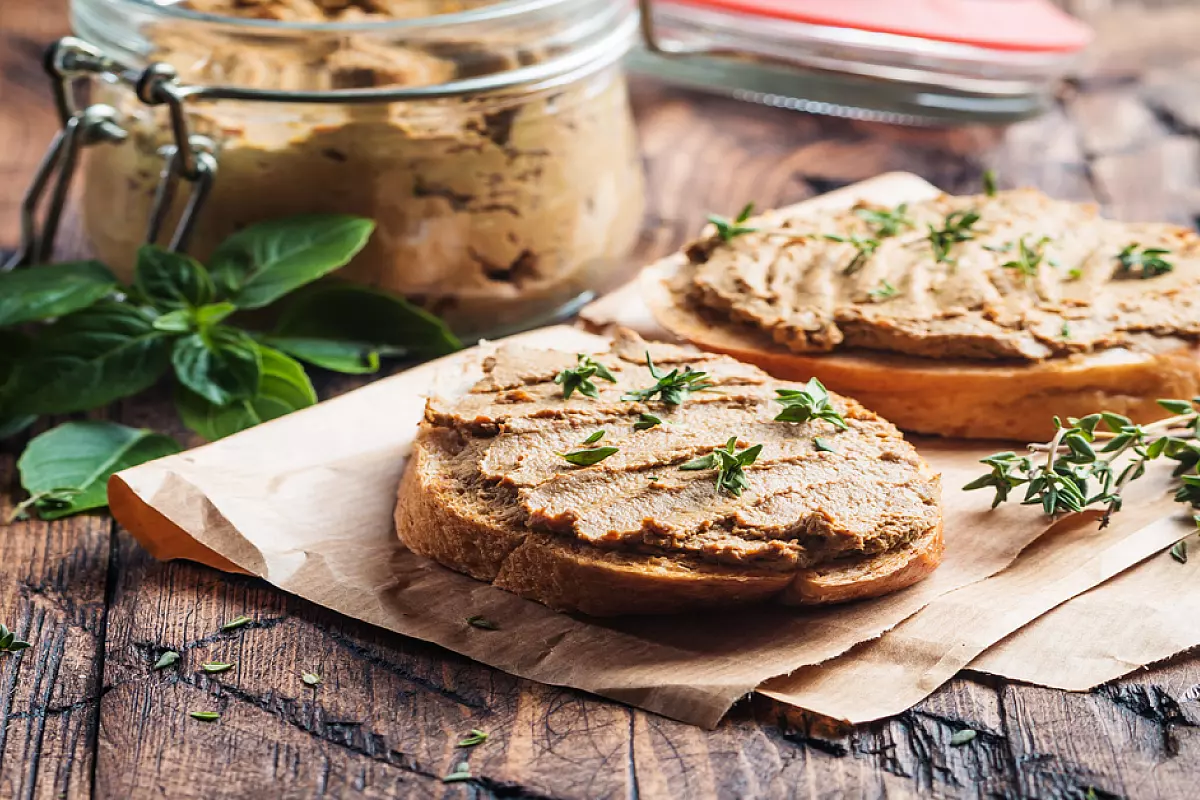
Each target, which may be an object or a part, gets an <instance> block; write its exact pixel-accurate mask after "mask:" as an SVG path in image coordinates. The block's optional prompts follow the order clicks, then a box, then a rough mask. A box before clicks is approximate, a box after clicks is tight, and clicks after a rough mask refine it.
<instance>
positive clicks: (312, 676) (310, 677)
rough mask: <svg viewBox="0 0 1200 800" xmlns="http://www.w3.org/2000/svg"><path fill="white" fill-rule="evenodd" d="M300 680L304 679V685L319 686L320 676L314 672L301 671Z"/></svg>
mask: <svg viewBox="0 0 1200 800" xmlns="http://www.w3.org/2000/svg"><path fill="white" fill-rule="evenodd" d="M300 680H302V681H304V685H305V686H320V685H321V676H320V675H318V674H317V673H315V672H301V673H300Z"/></svg>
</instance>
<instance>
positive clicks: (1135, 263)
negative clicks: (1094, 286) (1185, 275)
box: [1113, 242, 1175, 279]
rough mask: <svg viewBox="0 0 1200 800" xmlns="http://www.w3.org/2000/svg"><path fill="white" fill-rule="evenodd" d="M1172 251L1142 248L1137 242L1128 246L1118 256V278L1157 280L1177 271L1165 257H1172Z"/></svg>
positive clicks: (1115, 274) (1159, 248)
mask: <svg viewBox="0 0 1200 800" xmlns="http://www.w3.org/2000/svg"><path fill="white" fill-rule="evenodd" d="M1170 254H1171V251H1170V250H1164V249H1163V248H1161V247H1142V246H1141V245H1139V244H1137V243H1136V242H1135V243H1133V244H1129V245H1126V246H1125V248H1124V249H1123V250H1122V251H1121V252H1120V253H1119V254H1117V271H1116V272H1115V273H1114V275H1113V277H1116V278H1143V279H1144V278H1156V277H1158V276H1159V275H1165V274H1167V273H1168V272H1171V271H1172V270H1173V269H1175V265H1174V264H1172V263H1171V262H1169V261H1167V260H1165V259H1164V258H1163V256H1166V255H1170Z"/></svg>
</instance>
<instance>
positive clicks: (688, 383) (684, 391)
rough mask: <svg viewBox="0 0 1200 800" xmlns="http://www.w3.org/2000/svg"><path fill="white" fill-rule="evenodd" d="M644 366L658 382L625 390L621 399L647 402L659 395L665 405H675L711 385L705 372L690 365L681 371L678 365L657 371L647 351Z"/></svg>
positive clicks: (709, 387)
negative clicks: (644, 387)
mask: <svg viewBox="0 0 1200 800" xmlns="http://www.w3.org/2000/svg"><path fill="white" fill-rule="evenodd" d="M646 366H647V367H649V368H650V376H651V377H653V378H654V379H655V380H656V381H658V382H657V383H655V384H654V385H653V386H650V387H648V388H646V389H634V390H632V391H629V392H626V393H625V394H623V395H622V396H621V399H622V400H639V401H641V402H649V401H650V400H652V399H653V398H654V395H659V397H660V398H661V399H662V401H663V402H664V403H666V404H667V405H670V406H677V405H680V404H681V403H683V401H684V400H685V399H687V396H688V395H690V394H692V393H693V392H702V391H704V390H705V389H711V388H712V386H713V384H712V382H711V381H709V380H708V373H707V372H699V371H697V370H693V369H692V368H691V367H690V366H686V367H684V368H683V371H682V372H681V371H680V370H679V368H678V367H676V368H675V369H673V370H671V371H670V372H665V373H664V372H660V371H658V370H657V369H656V368H655V367H654V361H653V360H652V359H651V358H650V353H649V351H647V352H646Z"/></svg>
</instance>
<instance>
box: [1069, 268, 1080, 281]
mask: <svg viewBox="0 0 1200 800" xmlns="http://www.w3.org/2000/svg"><path fill="white" fill-rule="evenodd" d="M1082 277H1083V270H1082V269H1081V268H1079V267H1072V268H1071V269H1069V270H1067V280H1069V281H1077V280H1079V279H1080V278H1082Z"/></svg>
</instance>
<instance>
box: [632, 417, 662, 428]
mask: <svg viewBox="0 0 1200 800" xmlns="http://www.w3.org/2000/svg"><path fill="white" fill-rule="evenodd" d="M662 424H663V421H662V420H661V419H659V418H658V417H656V416H654V415H653V414H638V418H637V422H635V423H633V429H634V430H635V431H646V430H649V429H651V428H653V427H654V426H655V425H662Z"/></svg>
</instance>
